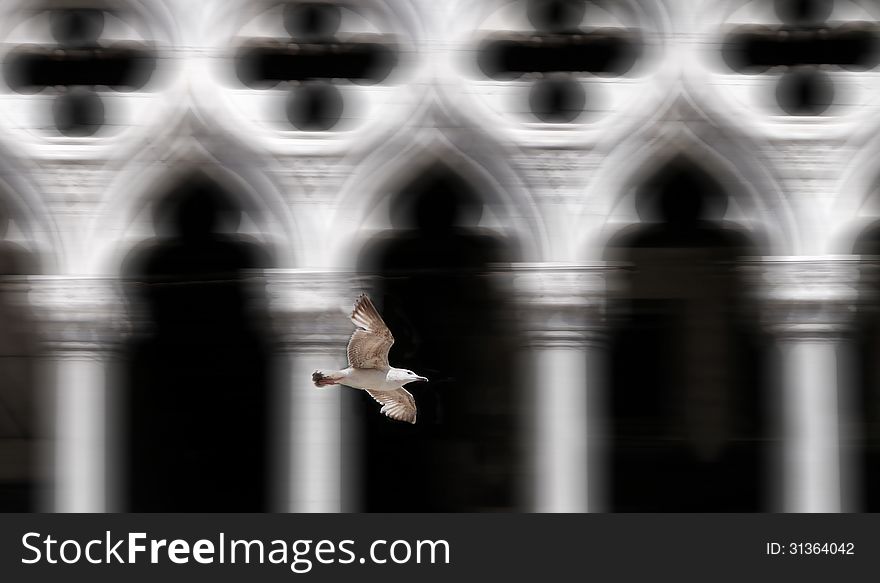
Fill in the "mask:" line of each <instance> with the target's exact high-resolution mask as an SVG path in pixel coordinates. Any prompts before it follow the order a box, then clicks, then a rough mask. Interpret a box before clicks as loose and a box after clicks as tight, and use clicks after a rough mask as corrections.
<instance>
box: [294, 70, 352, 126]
mask: <svg viewBox="0 0 880 583" xmlns="http://www.w3.org/2000/svg"><path fill="white" fill-rule="evenodd" d="M343 108H344V103H343V100H342V93H340V91H339V89H337V88H336V87H335V86H334V85H331V84H329V83H323V82H316V83H308V84H305V85H303V86H301V87H298V88H296V89H294V90H293V91H291V92H290V94H289V95H288V98H287V119H288V120H290V123H291V124H292V125H293V126H294V127H296V128H297V129H300V130H303V131H310V132H318V131H325V130H329V129H330V128H332V127H333V126H335V125H336V124H337V123H339V120H340V118H341V117H342V110H343Z"/></svg>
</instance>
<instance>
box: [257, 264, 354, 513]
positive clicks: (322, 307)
mask: <svg viewBox="0 0 880 583" xmlns="http://www.w3.org/2000/svg"><path fill="white" fill-rule="evenodd" d="M267 278H268V289H269V296H270V301H271V311H272V319H273V321H274V322H275V325H276V326H275V327H276V333H277V334H278V336H279V338H280V350H281V356H280V360H281V366H280V370H279V375H280V378H279V386H280V387H281V389H282V390H283V391H284V395H282V398H281V402H283V403H284V406H283V408H282V409H283V410H280V411H279V417H278V419H277V420H276V427H278V428H279V429H278V432H279V436H278V438H277V440H276V441H280V442H282V447H281V448H280V452H279V455H280V456H281V459H280V460H279V467H281V468H282V471H281V477H280V480H279V484H280V491H279V492H277V495H276V497H275V500H276V502H275V507H276V509H277V510H279V511H284V512H342V511H346V510H348V509H349V505H350V495H349V494H350V492H349V491H348V490H347V489H346V485H350V484H351V482H352V481H353V480H354V478H353V477H352V476H350V475H349V474H348V473H347V472H346V468H348V467H352V464H349V463H346V456H345V452H346V448H345V443H344V437H345V431H344V430H345V420H344V410H343V406H342V390H340V388H339V387H328V388H324V389H318V388H316V387H315V385H314V384H313V383H312V372H313V371H314V370H315V369H335V368H341V367H344V366H345V363H346V345H347V343H348V339H349V336H350V335H351V333H352V331H353V329H354V328H353V326H352V324H351V322H350V321H349V318H348V315H349V313H350V310H351V307H352V306H353V305H354V299H355V297H356V295H357V293H356V291H355V290H354V288H353V285H352V278H351V277H350V276H349V275H348V274H342V273H327V272H312V271H300V270H291V271H280V270H273V271H270V272H268V273H267Z"/></svg>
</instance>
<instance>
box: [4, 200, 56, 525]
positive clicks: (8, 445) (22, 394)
mask: <svg viewBox="0 0 880 583" xmlns="http://www.w3.org/2000/svg"><path fill="white" fill-rule="evenodd" d="M8 198H9V197H6V196H3V195H2V193H0V512H34V511H37V510H39V509H40V508H39V501H40V498H41V491H42V490H43V489H44V488H45V487H46V484H45V483H44V476H45V472H44V471H42V464H41V460H40V459H39V457H38V454H39V451H40V450H39V443H40V441H41V440H45V439H46V437H47V436H46V435H45V434H44V432H43V431H42V429H43V423H42V421H44V419H43V417H44V416H45V412H42V411H41V405H43V400H42V399H40V387H39V385H38V382H37V379H38V370H37V368H36V363H37V361H38V358H39V357H40V356H41V350H40V348H39V344H38V334H37V332H36V331H35V325H36V324H35V318H34V316H33V314H32V313H31V311H30V309H29V304H28V302H27V297H26V291H25V290H26V288H25V287H23V286H22V283H21V279H22V278H24V277H27V276H32V275H39V274H40V265H39V258H38V256H37V255H36V253H34V252H33V250H32V249H30V248H29V247H30V246H31V245H30V243H31V242H30V241H29V240H28V232H27V228H24V229H23V228H22V226H24V225H26V221H23V220H22V217H20V216H18V213H16V212H15V210H14V209H15V207H14V206H13V205H12V204H10V202H11V201H9V202H7V199H8Z"/></svg>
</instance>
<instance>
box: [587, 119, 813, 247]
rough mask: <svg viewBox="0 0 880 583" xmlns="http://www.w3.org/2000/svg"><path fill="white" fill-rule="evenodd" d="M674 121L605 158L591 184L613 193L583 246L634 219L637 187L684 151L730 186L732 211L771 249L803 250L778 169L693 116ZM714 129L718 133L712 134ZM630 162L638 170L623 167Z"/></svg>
mask: <svg viewBox="0 0 880 583" xmlns="http://www.w3.org/2000/svg"><path fill="white" fill-rule="evenodd" d="M666 125H669V122H666ZM661 126H662V124H661ZM673 126H674V127H673V128H672V129H671V130H667V131H663V132H659V133H658V135H656V136H654V137H653V138H652V139H648V140H647V141H646V140H645V136H644V134H642V135H636V136H634V137H633V139H631V140H628V141H627V142H625V143H623V144H621V145H620V146H618V147H617V148H615V150H614V151H613V152H611V153H610V155H609V156H608V157H607V158H606V159H605V161H604V164H603V167H602V169H600V171H599V172H598V173H597V175H596V177H595V178H594V180H593V181H592V183H591V185H590V187H589V190H590V192H591V193H595V195H594V196H603V193H612V194H610V195H604V196H606V197H607V198H606V200H607V201H608V202H607V206H606V209H605V210H606V212H607V214H606V215H605V219H604V223H603V224H601V225H596V228H595V229H584V231H583V235H582V237H581V239H580V241H579V242H578V244H577V246H576V249H577V250H578V252H583V251H584V250H589V251H590V252H592V253H600V252H601V250H602V249H604V248H605V245H606V244H607V242H608V241H609V240H610V239H611V237H613V236H614V234H615V233H616V232H617V231H618V230H619V229H620V228H622V227H624V226H626V224H628V223H631V222H634V221H633V220H631V219H633V218H634V217H633V216H632V214H631V213H630V214H628V213H627V212H626V210H627V209H629V210H634V208H635V205H634V198H635V193H636V192H637V190H638V188H639V187H640V186H641V185H642V184H643V183H644V181H645V180H646V179H648V178H649V177H650V176H652V175H653V174H654V173H655V172H657V171H658V170H659V169H661V168H662V166H663V165H664V164H665V163H667V162H669V161H670V160H672V159H673V158H675V157H684V158H686V159H689V160H690V161H692V162H693V163H694V164H696V165H697V166H698V167H700V168H702V169H703V170H705V171H706V172H707V173H708V174H709V175H711V176H713V177H714V178H715V179H716V180H717V181H718V182H720V183H722V184H723V185H725V186H726V187H727V189H726V190H727V195H728V199H729V201H730V206H729V210H728V215H727V216H732V217H733V218H734V220H736V222H738V223H740V224H742V226H744V227H746V228H747V229H748V230H749V231H750V232H751V233H752V234H753V235H757V236H758V239H759V241H760V242H762V243H764V246H765V248H766V254H768V255H770V254H773V255H791V254H795V253H797V252H798V249H799V248H800V246H801V242H800V228H799V225H798V221H797V218H796V216H795V214H794V212H793V210H792V209H791V207H790V205H789V203H788V202H787V201H786V200H785V197H784V196H783V193H782V189H781V187H780V185H779V183H778V180H777V179H776V177H775V176H774V175H773V174H772V171H771V170H770V169H768V168H766V167H765V166H764V165H763V164H762V163H760V162H759V161H758V160H754V159H752V156H750V155H748V154H747V153H746V151H745V149H744V148H743V147H742V146H740V145H739V144H737V143H735V142H734V141H733V140H731V139H729V138H728V137H727V136H725V135H723V134H722V133H721V132H720V130H718V129H717V128H714V127H712V126H709V125H708V124H699V125H695V124H691V123H687V122H678V123H675V124H673ZM708 132H712V133H713V134H714V135H712V136H711V137H710V136H707V135H706V134H707V133H708ZM627 167H629V168H632V169H633V170H631V171H625V170H622V169H623V168H627ZM768 220H769V221H772V224H768V222H767V221H768ZM590 259H597V257H591V258H590Z"/></svg>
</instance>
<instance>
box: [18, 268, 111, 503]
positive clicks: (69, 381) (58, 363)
mask: <svg viewBox="0 0 880 583" xmlns="http://www.w3.org/2000/svg"><path fill="white" fill-rule="evenodd" d="M27 282H28V286H29V300H30V303H31V305H32V307H33V308H34V310H35V314H36V317H37V319H38V321H39V322H40V335H41V338H42V339H43V346H44V350H45V351H46V358H45V360H44V364H45V370H44V379H45V381H44V382H45V386H44V391H45V392H46V393H47V395H46V399H45V402H46V404H47V405H48V408H49V410H50V415H49V425H50V430H51V431H52V435H51V438H50V439H51V443H52V447H51V450H52V451H51V453H50V454H49V457H50V461H49V463H50V464H51V468H52V470H51V474H52V481H53V483H54V486H53V488H52V494H51V499H50V500H49V501H48V508H47V510H53V511H56V512H105V511H108V510H114V509H115V508H113V502H112V501H113V500H115V497H116V494H117V490H118V488H117V485H118V483H119V478H120V476H119V475H118V474H119V472H118V471H116V470H117V469H118V465H116V464H110V463H108V460H109V459H110V455H109V454H110V451H109V449H108V444H110V443H113V442H114V439H113V438H112V437H111V436H109V435H108V428H109V427H110V425H109V424H108V419H109V418H110V415H111V414H112V413H113V412H112V411H108V407H107V404H108V389H110V387H108V379H109V378H112V377H111V375H110V374H109V370H108V364H109V363H110V362H111V361H112V359H113V358H114V355H115V350H116V349H117V348H118V347H119V345H120V341H121V339H122V338H123V337H124V332H125V330H126V328H125V326H126V324H125V318H124V316H125V314H124V309H123V303H122V299H121V294H120V293H119V288H118V284H117V282H116V281H115V280H113V279H107V278H82V277H54V276H34V277H29V278H27Z"/></svg>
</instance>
